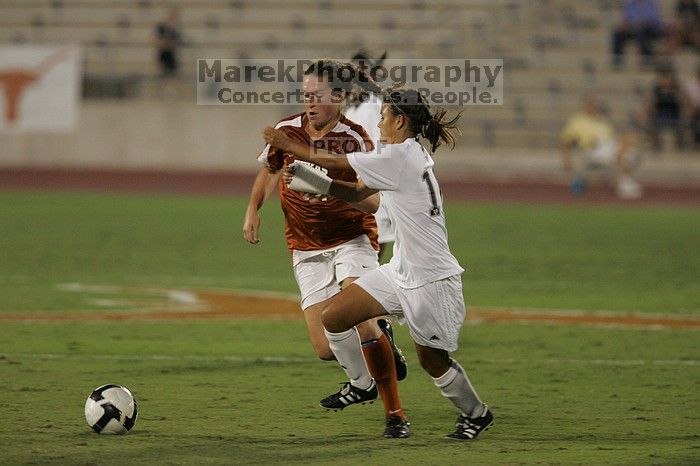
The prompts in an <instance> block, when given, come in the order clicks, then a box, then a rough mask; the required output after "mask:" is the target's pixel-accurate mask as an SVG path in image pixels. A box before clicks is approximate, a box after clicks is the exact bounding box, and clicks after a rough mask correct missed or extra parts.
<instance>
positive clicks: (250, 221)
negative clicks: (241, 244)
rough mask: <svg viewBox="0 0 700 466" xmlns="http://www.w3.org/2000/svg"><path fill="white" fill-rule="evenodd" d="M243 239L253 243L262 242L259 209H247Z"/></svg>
mask: <svg viewBox="0 0 700 466" xmlns="http://www.w3.org/2000/svg"><path fill="white" fill-rule="evenodd" d="M243 239H245V240H246V241H247V242H249V243H251V244H258V243H259V242H260V216H259V215H258V211H257V210H255V209H252V208H249V209H248V210H246V213H245V220H244V221H243Z"/></svg>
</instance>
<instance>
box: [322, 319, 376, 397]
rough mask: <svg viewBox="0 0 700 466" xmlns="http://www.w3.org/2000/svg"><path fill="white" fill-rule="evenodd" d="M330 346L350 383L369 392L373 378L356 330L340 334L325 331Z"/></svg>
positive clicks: (352, 329)
mask: <svg viewBox="0 0 700 466" xmlns="http://www.w3.org/2000/svg"><path fill="white" fill-rule="evenodd" d="M324 332H326V338H327V339H328V345H329V346H330V348H331V350H332V351H333V354H335V357H336V359H337V360H338V362H339V363H340V367H342V368H343V369H344V370H345V373H346V374H347V376H348V378H349V379H350V383H351V384H352V385H353V386H354V387H357V388H360V389H362V390H367V389H368V388H369V387H371V386H372V376H371V375H369V371H368V370H367V364H365V358H364V356H363V355H362V346H361V344H360V337H359V335H358V334H357V330H355V328H354V327H353V328H351V329H350V330H346V331H345V332H340V333H331V332H329V331H328V330H325V329H324Z"/></svg>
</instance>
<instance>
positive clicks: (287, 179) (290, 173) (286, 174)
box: [282, 164, 296, 185]
mask: <svg viewBox="0 0 700 466" xmlns="http://www.w3.org/2000/svg"><path fill="white" fill-rule="evenodd" d="M295 169H296V165H295V164H291V165H287V166H286V167H284V171H283V172H282V179H283V180H284V184H286V185H289V183H291V182H292V180H293V179H294V170H295Z"/></svg>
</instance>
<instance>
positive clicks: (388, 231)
mask: <svg viewBox="0 0 700 466" xmlns="http://www.w3.org/2000/svg"><path fill="white" fill-rule="evenodd" d="M374 219H375V220H376V221H377V229H378V230H379V244H385V243H392V242H394V241H395V240H396V236H395V235H394V225H393V224H392V223H391V219H390V218H389V214H388V213H387V211H386V209H385V208H383V207H382V204H381V203H380V204H379V209H377V211H376V212H375V213H374Z"/></svg>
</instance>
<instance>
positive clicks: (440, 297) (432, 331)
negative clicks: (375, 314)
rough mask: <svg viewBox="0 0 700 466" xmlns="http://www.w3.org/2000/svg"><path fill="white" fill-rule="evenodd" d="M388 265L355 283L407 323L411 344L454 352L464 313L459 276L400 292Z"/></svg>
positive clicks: (400, 289) (403, 289)
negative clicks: (411, 339)
mask: <svg viewBox="0 0 700 466" xmlns="http://www.w3.org/2000/svg"><path fill="white" fill-rule="evenodd" d="M388 265H389V264H385V265H382V266H380V267H379V268H378V269H376V270H373V271H371V272H369V273H367V274H365V275H363V276H362V277H360V278H359V279H358V280H357V281H355V284H356V285H359V286H361V287H362V288H363V289H364V290H365V291H366V292H367V293H369V294H370V295H371V296H372V297H373V298H374V299H376V300H377V301H378V302H379V303H380V304H381V305H382V306H383V307H384V309H386V311H387V312H388V313H389V314H391V315H393V316H396V317H397V318H398V320H399V322H400V323H404V322H406V323H408V331H409V333H410V334H411V338H413V341H415V342H416V343H418V344H419V345H423V346H429V347H431V348H437V349H442V350H445V351H450V352H451V351H455V350H456V349H457V341H458V339H459V331H460V329H461V328H462V324H463V323H464V319H465V317H466V314H467V310H466V308H465V307H464V296H462V279H461V277H460V276H459V275H452V276H451V277H447V278H444V279H442V280H437V281H435V282H431V283H428V284H426V285H423V286H420V287H418V288H401V287H399V286H398V285H397V284H396V282H394V280H393V279H392V277H391V275H392V271H391V269H390V268H389V267H388Z"/></svg>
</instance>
